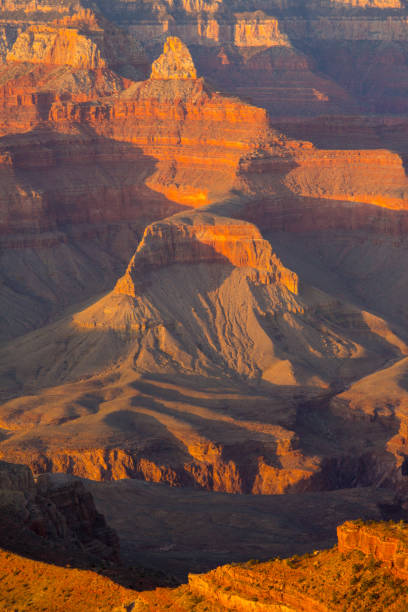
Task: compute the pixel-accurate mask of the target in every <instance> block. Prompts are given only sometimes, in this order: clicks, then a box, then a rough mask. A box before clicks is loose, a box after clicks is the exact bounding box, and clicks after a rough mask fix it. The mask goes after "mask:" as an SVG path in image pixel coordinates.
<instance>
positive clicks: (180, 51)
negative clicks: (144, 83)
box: [150, 36, 197, 79]
mask: <svg viewBox="0 0 408 612" xmlns="http://www.w3.org/2000/svg"><path fill="white" fill-rule="evenodd" d="M150 78H151V79H196V78H197V72H196V69H195V66H194V63H193V60H192V57H191V54H190V51H189V50H188V48H187V47H186V45H185V44H184V43H182V42H181V40H180V39H179V38H177V37H176V36H170V37H169V38H168V39H167V40H166V42H165V43H164V49H163V53H162V55H161V56H160V57H159V58H157V60H156V61H154V62H153V65H152V74H151V76H150Z"/></svg>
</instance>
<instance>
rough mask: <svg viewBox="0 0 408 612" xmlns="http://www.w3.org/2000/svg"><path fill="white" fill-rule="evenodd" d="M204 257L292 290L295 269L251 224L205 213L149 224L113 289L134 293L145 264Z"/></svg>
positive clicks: (142, 278) (146, 267)
mask: <svg viewBox="0 0 408 612" xmlns="http://www.w3.org/2000/svg"><path fill="white" fill-rule="evenodd" d="M208 262H214V263H217V262H218V263H224V262H225V263H227V262H229V263H230V264H232V266H234V267H237V268H247V269H248V270H251V271H253V272H254V276H253V280H254V281H255V282H258V283H261V284H268V283H276V284H281V285H283V286H284V287H286V288H287V289H289V291H291V292H292V293H297V287H298V279H297V277H296V274H294V273H293V272H292V271H291V270H288V269H287V268H285V267H284V266H283V264H282V263H281V262H280V261H279V259H278V258H277V257H276V255H275V254H274V253H273V251H272V249H271V245H270V244H269V242H267V241H266V240H264V239H263V238H262V235H261V233H260V232H259V230H258V228H257V227H256V226H254V225H251V224H249V223H244V222H240V223H237V222H235V223H234V221H233V220H231V219H228V218H222V217H218V216H216V217H214V216H213V215H211V214H206V213H203V214H201V215H192V216H191V217H187V216H180V217H174V218H173V219H172V220H170V221H168V222H160V223H156V224H154V225H152V226H149V227H148V228H147V229H146V231H145V233H144V236H143V238H142V241H141V242H140V244H139V247H138V249H137V251H136V253H135V255H134V256H133V258H132V260H131V261H130V263H129V266H128V269H127V271H126V274H125V276H124V277H122V278H121V279H119V280H118V282H117V284H116V287H115V293H124V294H125V295H131V296H132V297H136V295H137V294H138V293H139V292H140V290H141V291H143V286H144V285H145V283H146V273H147V272H148V271H149V269H152V268H157V269H162V268H164V267H166V266H170V265H175V264H201V263H208ZM137 287H140V289H139V290H138V289H137Z"/></svg>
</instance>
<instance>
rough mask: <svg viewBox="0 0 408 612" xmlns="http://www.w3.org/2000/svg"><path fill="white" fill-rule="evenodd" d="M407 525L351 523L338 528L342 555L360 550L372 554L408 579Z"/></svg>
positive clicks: (397, 574) (401, 576)
mask: <svg viewBox="0 0 408 612" xmlns="http://www.w3.org/2000/svg"><path fill="white" fill-rule="evenodd" d="M407 531H408V530H407V524H406V523H403V522H402V521H401V523H399V524H395V523H392V522H391V521H390V522H389V523H366V524H364V523H363V522H362V521H360V522H359V521H354V522H353V521H349V522H347V523H344V525H340V526H339V527H338V528H337V536H338V540H339V544H338V547H339V552H340V553H349V552H351V551H354V550H359V551H361V552H362V553H364V554H365V555H372V556H373V557H374V558H375V559H376V560H377V561H380V562H381V563H383V564H384V565H385V566H386V567H389V568H390V569H391V571H392V573H393V574H394V575H396V576H398V577H399V578H402V579H403V580H405V581H407V580H408V533H407Z"/></svg>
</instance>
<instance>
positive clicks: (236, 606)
mask: <svg viewBox="0 0 408 612" xmlns="http://www.w3.org/2000/svg"><path fill="white" fill-rule="evenodd" d="M398 529H399V536H396V537H398V541H399V542H400V541H401V539H402V538H403V537H404V535H405V536H406V530H407V528H406V524H405V525H400V526H399V528H398V527H397V526H396V525H395V524H386V525H384V524H382V523H377V524H376V523H373V524H372V525H371V526H370V527H364V526H356V525H353V524H350V523H346V524H345V525H342V526H340V527H339V528H338V533H339V550H337V548H334V549H331V550H327V551H315V552H314V553H313V554H310V555H306V556H304V557H299V556H297V555H295V556H294V557H292V558H289V559H284V560H283V561H281V560H278V559H276V560H271V561H269V562H267V563H260V562H259V561H256V560H251V561H248V562H247V563H245V564H231V565H227V566H223V567H219V568H217V569H216V570H213V571H211V572H209V573H208V574H196V575H194V574H192V575H190V576H189V581H188V585H186V586H183V587H180V588H179V589H176V590H175V591H173V592H169V591H168V590H167V591H166V590H164V589H157V590H156V591H154V592H152V593H142V594H140V595H139V597H138V599H137V600H136V601H135V609H136V610H138V611H140V612H142V611H143V612H148V611H153V610H160V609H162V608H163V607H165V606H177V608H178V609H180V610H196V611H200V610H205V609H207V610H211V611H215V610H237V611H238V610H239V611H247V610H248V611H253V612H257V611H258V610H259V611H262V612H263V611H265V612H266V611H267V610H268V611H269V610H276V611H278V610H282V609H284V610H290V611H292V610H302V611H304V612H328V611H329V610H343V609H344V608H345V607H346V608H347V609H348V610H352V611H353V612H354V611H357V610H361V609H364V608H365V607H369V608H370V609H371V610H378V611H380V610H383V609H384V608H385V607H386V608H387V609H388V610H393V611H397V610H400V609H403V608H404V606H406V602H407V594H406V575H405V576H404V578H403V581H402V580H401V579H398V578H395V577H393V576H392V574H390V571H389V568H388V563H387V560H386V559H385V558H384V555H382V554H381V553H380V549H379V547H377V548H376V549H375V550H374V549H373V547H372V546H370V547H368V549H367V547H365V549H364V551H362V548H361V544H359V543H357V540H356V539H353V542H352V537H350V539H349V540H347V537H348V536H349V534H350V536H351V533H352V531H354V533H355V534H356V538H357V539H358V535H357V534H359V533H360V532H361V533H362V534H363V536H362V537H363V538H364V537H365V536H364V534H365V533H366V531H367V530H368V531H371V532H372V541H374V539H376V538H377V540H376V541H377V542H378V543H379V546H380V547H381V545H382V547H383V549H385V548H387V547H388V548H389V549H391V548H392V547H393V546H394V543H395V542H396V541H395V542H394V541H391V540H388V538H387V539H386V540H385V539H383V537H384V538H386V536H382V534H383V533H385V532H386V531H387V530H388V531H390V532H392V533H395V534H397V532H398ZM368 531H367V533H368ZM346 534H347V535H346ZM381 540H382V542H381V544H380V541H381ZM346 541H348V542H349V545H348V546H346V545H345V542H346ZM362 553H363V554H362ZM371 554H374V557H371ZM406 561H407V554H406V549H405V548H404V551H402V549H401V555H400V557H399V562H400V564H401V563H402V564H404V563H406Z"/></svg>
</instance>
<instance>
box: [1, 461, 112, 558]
mask: <svg viewBox="0 0 408 612" xmlns="http://www.w3.org/2000/svg"><path fill="white" fill-rule="evenodd" d="M0 513H1V515H2V521H3V523H4V524H3V525H2V529H1V546H3V547H6V548H7V547H8V548H10V549H11V550H15V551H16V552H20V553H22V554H24V553H26V554H28V555H29V556H30V555H31V554H32V555H34V556H35V555H36V553H37V554H39V555H40V557H41V553H42V554H43V555H45V557H44V558H46V554H47V553H46V551H45V550H43V549H44V544H46V545H47V546H48V547H49V548H50V549H51V552H50V554H51V555H52V554H54V556H58V555H60V557H61V556H62V554H65V555H66V556H67V558H69V557H70V556H72V557H73V558H75V556H79V557H81V556H83V557H84V558H86V557H88V558H89V559H94V560H99V561H101V560H103V559H104V560H105V561H107V562H116V563H117V562H119V540H118V537H117V535H116V533H115V532H114V531H113V529H111V528H109V527H108V526H107V525H106V523H105V520H104V518H103V516H102V515H101V514H99V513H98V512H97V511H96V508H95V506H94V503H93V499H92V495H91V494H90V493H88V492H87V491H86V490H85V487H84V486H83V484H82V483H81V482H79V481H78V480H75V479H73V478H70V477H69V476H66V475H63V474H60V475H58V476H52V475H48V474H47V475H44V476H40V477H39V478H37V479H36V480H34V478H33V475H32V472H31V471H30V469H29V468H28V467H26V466H24V465H13V464H10V463H6V462H4V461H1V462H0ZM14 523H15V525H14ZM22 533H24V534H25V537H22Z"/></svg>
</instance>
